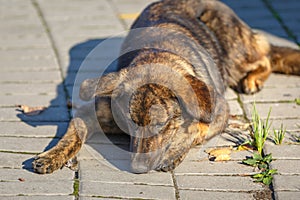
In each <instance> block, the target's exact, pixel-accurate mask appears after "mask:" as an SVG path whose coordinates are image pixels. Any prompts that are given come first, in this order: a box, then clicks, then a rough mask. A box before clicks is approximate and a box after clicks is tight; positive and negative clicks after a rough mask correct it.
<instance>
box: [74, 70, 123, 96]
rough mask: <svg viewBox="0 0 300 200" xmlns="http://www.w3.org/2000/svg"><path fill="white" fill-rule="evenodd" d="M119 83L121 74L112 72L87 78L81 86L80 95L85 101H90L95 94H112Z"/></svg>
mask: <svg viewBox="0 0 300 200" xmlns="http://www.w3.org/2000/svg"><path fill="white" fill-rule="evenodd" d="M118 83H119V74H118V73H117V72H112V73H109V74H107V75H104V76H101V77H100V78H93V79H87V80H85V81H83V82H82V84H81V86H80V93H79V96H80V98H81V99H82V100H84V101H89V100H91V99H92V98H94V97H95V96H103V97H104V96H111V94H112V92H113V90H114V88H116V86H117V84H118Z"/></svg>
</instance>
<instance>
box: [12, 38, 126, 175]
mask: <svg viewBox="0 0 300 200" xmlns="http://www.w3.org/2000/svg"><path fill="white" fill-rule="evenodd" d="M123 39H124V38H122V37H114V38H103V39H91V40H87V41H84V42H82V43H78V44H76V45H74V46H73V47H72V48H71V49H70V50H69V64H68V66H67V68H62V71H63V73H64V77H65V78H64V81H63V82H62V83H60V84H58V85H57V87H56V94H57V95H56V97H55V98H54V99H52V100H51V101H50V104H49V106H48V108H47V109H46V110H45V111H44V112H42V113H41V114H39V115H35V116H28V115H25V114H23V113H21V112H19V113H18V114H17V117H18V118H20V119H21V120H22V121H23V122H25V123H27V124H28V125H30V126H32V127H37V126H56V127H57V129H56V133H54V134H55V135H54V136H53V138H52V140H51V141H50V142H49V143H48V144H47V146H45V148H44V149H43V152H44V151H47V150H49V149H51V148H52V147H54V146H55V145H56V144H57V143H58V141H59V139H60V138H61V137H62V136H63V135H64V134H65V132H66V130H67V127H68V123H69V121H70V119H71V117H72V115H73V111H74V110H72V109H71V108H70V107H69V108H68V104H70V103H68V102H72V104H71V105H72V106H74V107H80V106H81V105H82V104H84V103H86V102H83V101H81V100H80V99H79V87H80V84H81V82H82V81H83V80H85V79H87V78H94V77H99V76H101V75H103V74H106V73H109V72H112V71H116V69H117V59H118V55H119V50H120V47H121V44H122V42H123ZM69 106H70V105H69ZM41 134H42V133H41ZM36 137H45V136H44V135H36ZM94 137H96V140H94ZM99 137H100V140H97V138H99ZM86 145H87V146H88V147H91V148H86V149H92V151H90V153H91V154H93V157H95V152H96V154H99V155H97V156H96V157H97V158H101V159H100V160H106V161H108V162H109V163H110V164H112V165H113V166H115V167H116V168H118V169H120V170H125V171H129V168H128V162H127V161H128V160H129V153H128V149H129V147H128V145H129V137H128V136H116V135H114V136H109V135H105V134H103V133H97V134H94V135H93V136H92V138H91V139H89V140H88V141H87V144H86ZM120 150H121V152H123V153H121V154H120ZM124 152H125V153H124ZM116 155H119V156H116ZM120 156H122V158H120ZM124 156H125V157H124ZM33 160H34V157H33V158H30V159H27V160H25V161H23V163H22V164H23V169H26V170H28V171H31V172H33V168H32V162H33ZM120 160H123V161H126V162H119V161H120Z"/></svg>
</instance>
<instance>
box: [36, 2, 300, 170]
mask: <svg viewBox="0 0 300 200" xmlns="http://www.w3.org/2000/svg"><path fill="white" fill-rule="evenodd" d="M272 71H275V72H280V73H287V74H296V75H300V51H299V50H295V49H291V48H285V47H277V46H273V45H271V44H270V43H269V42H268V41H267V39H266V38H265V37H264V36H263V35H262V34H259V33H255V32H253V31H252V30H251V29H250V28H249V27H248V26H247V25H246V24H245V23H244V22H243V21H241V19H239V18H238V17H237V16H236V15H235V13H234V12H233V11H232V10H231V9H230V8H228V7H227V6H226V5H224V4H223V3H221V2H219V1H216V0H164V1H161V2H156V3H153V4H151V5H150V6H148V7H147V8H146V9H145V10H144V11H143V12H142V14H141V15H140V16H139V18H138V19H137V20H136V21H135V23H134V24H133V25H132V29H131V31H130V33H129V35H128V36H127V37H126V39H125V41H124V44H123V47H122V50H121V56H120V59H119V70H118V71H117V72H113V73H109V74H107V75H105V76H102V77H100V78H98V79H89V80H86V81H84V82H83V83H82V86H81V91H80V97H81V98H82V99H83V100H90V99H92V98H95V104H92V105H86V106H83V107H82V108H81V109H80V110H79V111H78V113H77V115H76V117H74V119H73V120H72V121H71V123H70V125H69V129H68V131H67V133H66V134H65V136H64V137H63V138H62V139H61V140H60V141H59V143H58V144H57V145H56V146H55V147H53V148H52V149H50V150H49V151H46V152H44V153H42V154H39V155H38V156H37V157H36V159H35V161H34V162H33V168H34V170H35V171H36V172H38V173H51V172H53V171H54V170H57V169H59V168H61V167H62V166H64V164H65V163H66V162H67V161H68V160H69V159H72V158H73V157H74V156H76V154H77V153H78V151H79V150H80V148H81V146H82V144H83V143H84V141H85V139H86V137H87V134H89V133H92V132H95V127H96V126H97V125H99V124H100V126H101V128H102V130H103V131H104V132H106V133H116V132H126V133H128V134H130V136H131V140H130V149H131V152H132V171H133V172H135V173H145V172H148V171H149V170H152V169H155V170H161V171H169V170H172V169H174V168H175V167H176V166H177V165H178V164H180V162H181V161H182V160H183V159H184V157H185V156H186V154H187V153H188V151H189V149H190V148H191V147H192V146H194V145H196V144H199V143H203V142H204V141H206V140H208V139H209V138H211V137H213V136H214V135H216V134H218V133H220V132H222V131H223V130H224V129H225V127H226V125H227V120H228V115H229V109H228V105H227V102H226V100H225V98H224V91H225V88H226V87H227V86H229V87H231V88H234V89H235V90H237V91H240V92H244V93H248V94H251V93H255V92H257V91H259V90H260V89H261V88H262V86H263V83H264V81H265V80H266V79H267V78H268V76H269V74H270V73H271V72H272ZM95 116H96V117H95Z"/></svg>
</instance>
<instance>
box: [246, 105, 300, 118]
mask: <svg viewBox="0 0 300 200" xmlns="http://www.w3.org/2000/svg"><path fill="white" fill-rule="evenodd" d="M271 107H272V111H271V115H270V119H292V118H299V117H300V115H299V113H300V112H299V111H300V106H297V105H296V103H260V104H256V108H257V111H258V113H259V115H260V117H261V118H262V119H266V118H267V116H268V112H269V109H270V108H271ZM252 110H253V109H252V104H245V111H246V114H247V117H248V119H251V113H252Z"/></svg>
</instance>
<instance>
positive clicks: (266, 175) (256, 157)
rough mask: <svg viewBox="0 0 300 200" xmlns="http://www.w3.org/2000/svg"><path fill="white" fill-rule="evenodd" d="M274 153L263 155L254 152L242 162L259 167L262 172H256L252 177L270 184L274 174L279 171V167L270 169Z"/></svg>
mask: <svg viewBox="0 0 300 200" xmlns="http://www.w3.org/2000/svg"><path fill="white" fill-rule="evenodd" d="M272 160H273V159H272V154H267V155H265V156H262V155H260V154H258V153H254V154H253V156H252V157H250V158H246V159H244V160H243V161H242V162H243V163H244V164H246V165H250V166H252V167H257V168H258V169H259V170H260V173H257V174H254V175H253V176H252V178H254V179H256V180H255V182H262V183H264V184H265V185H270V184H271V183H272V180H273V175H274V174H276V173H277V169H270V168H269V164H270V162H272Z"/></svg>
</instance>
